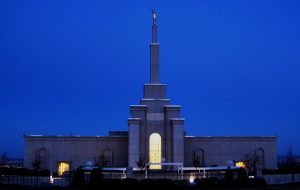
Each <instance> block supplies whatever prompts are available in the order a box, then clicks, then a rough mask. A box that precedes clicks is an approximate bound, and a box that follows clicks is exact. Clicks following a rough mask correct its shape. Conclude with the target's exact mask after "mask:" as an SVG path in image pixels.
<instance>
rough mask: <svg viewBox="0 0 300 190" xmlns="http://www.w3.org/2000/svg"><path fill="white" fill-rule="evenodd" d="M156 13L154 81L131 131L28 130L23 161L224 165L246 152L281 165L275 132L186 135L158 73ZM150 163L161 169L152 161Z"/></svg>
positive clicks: (69, 165) (57, 168)
mask: <svg viewBox="0 0 300 190" xmlns="http://www.w3.org/2000/svg"><path fill="white" fill-rule="evenodd" d="M156 19H157V15H156V12H153V24H152V40H151V43H150V82H149V83H146V84H144V89H143V91H144V94H143V98H142V99H141V100H140V104H138V105H131V106H130V113H131V116H130V118H128V131H110V132H109V135H108V136H41V135H24V142H25V153H24V154H25V155H24V165H25V167H26V168H32V163H33V162H34V161H35V160H39V161H40V162H41V167H42V168H43V169H49V170H50V171H51V172H57V173H58V174H59V175H61V174H62V173H63V172H65V171H69V170H74V169H76V168H78V167H79V166H82V165H84V164H85V163H87V162H89V161H93V159H94V158H95V157H98V156H102V158H104V159H105V161H106V167H111V168H113V167H118V168H120V167H122V168H126V167H133V168H136V167H137V161H138V160H139V159H140V158H141V157H142V158H143V159H144V160H145V162H146V163H180V164H182V165H183V167H192V166H193V161H194V160H195V159H197V160H198V161H199V164H200V166H202V167H204V166H212V165H219V166H225V165H226V164H227V162H228V161H236V162H238V161H241V159H242V157H243V156H244V155H246V154H250V155H253V156H255V157H256V158H257V160H258V164H259V165H260V166H261V167H262V168H268V169H275V168H276V167H277V145H276V144H277V142H276V141H277V138H276V137H275V136H242V137H241V136H237V137H234V136H232V137H228V136H218V137H211V136H209V137H205V136H186V135H185V132H184V118H182V116H181V106H180V105H172V104H171V101H170V99H168V97H167V95H166V87H167V85H166V84H163V83H161V82H160V79H159V76H160V72H159V65H160V63H159V45H160V44H159V42H158V38H157V22H156ZM150 169H157V170H159V169H162V166H161V165H160V164H152V165H151V164H150Z"/></svg>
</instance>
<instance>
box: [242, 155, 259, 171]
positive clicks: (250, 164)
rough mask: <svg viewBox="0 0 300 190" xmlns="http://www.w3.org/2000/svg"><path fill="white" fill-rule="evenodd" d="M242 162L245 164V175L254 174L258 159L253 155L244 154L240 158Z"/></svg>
mask: <svg viewBox="0 0 300 190" xmlns="http://www.w3.org/2000/svg"><path fill="white" fill-rule="evenodd" d="M242 161H243V162H244V163H245V164H246V169H247V170H246V171H247V174H248V175H249V173H252V174H255V173H256V169H257V164H258V159H257V157H256V156H255V155H251V154H244V155H243V157H242Z"/></svg>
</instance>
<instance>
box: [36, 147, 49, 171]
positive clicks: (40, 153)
mask: <svg viewBox="0 0 300 190" xmlns="http://www.w3.org/2000/svg"><path fill="white" fill-rule="evenodd" d="M38 160H39V161H40V162H41V169H47V168H48V165H47V164H48V158H47V150H46V149H45V148H41V149H40V150H39V151H38Z"/></svg>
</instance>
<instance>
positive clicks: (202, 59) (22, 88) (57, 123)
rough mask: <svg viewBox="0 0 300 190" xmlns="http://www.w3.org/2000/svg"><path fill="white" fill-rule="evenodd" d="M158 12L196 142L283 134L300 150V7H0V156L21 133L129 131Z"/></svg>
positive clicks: (172, 85)
mask: <svg viewBox="0 0 300 190" xmlns="http://www.w3.org/2000/svg"><path fill="white" fill-rule="evenodd" d="M151 7H152V8H155V9H156V10H157V12H158V26H159V28H158V30H159V33H158V35H159V36H158V40H159V42H160V44H161V47H160V53H161V57H160V63H161V67H160V68H161V81H162V83H166V84H167V85H168V87H167V92H168V97H169V98H170V99H171V103H172V104H181V105H182V106H183V107H182V109H183V113H182V116H183V117H185V118H186V125H185V130H186V131H187V133H188V134H189V135H200V136H221V135H225V136H231V135H232V136H243V135H245V136H251V135H277V136H278V153H279V154H286V152H287V149H288V147H289V146H290V145H292V146H293V151H294V153H295V154H300V141H299V137H300V88H299V87H300V24H299V21H300V11H299V10H300V1H296V0H295V1H284V0H282V1H275V0H274V1H273V0H270V1H267V0H265V1H261V0H249V1H239V0H237V1H233V0H232V1H212V0H205V1H198V0H197V1H196V0H195V1H175V0H172V1H140V0H139V1H138V0H137V1H121V0H120V1H106V2H101V1H74V0H72V1H60V0H59V1H54V0H51V1H30V0H28V1H25V0H24V1H14V0H1V1H0V127H1V131H0V153H1V154H2V153H3V152H5V151H6V152H7V153H8V156H9V157H23V138H22V135H23V134H43V135H70V134H73V135H106V134H107V133H108V130H127V117H128V116H129V105H130V104H139V100H140V98H142V89H143V84H144V83H146V82H149V72H150V71H149V68H150V66H149V42H150V39H151V24H152V16H151Z"/></svg>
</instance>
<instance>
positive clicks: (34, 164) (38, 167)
mask: <svg viewBox="0 0 300 190" xmlns="http://www.w3.org/2000/svg"><path fill="white" fill-rule="evenodd" d="M41 163H42V161H41V160H40V158H39V155H38V152H37V151H36V152H35V160H34V161H33V162H32V168H33V169H34V170H35V171H40V170H41Z"/></svg>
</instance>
